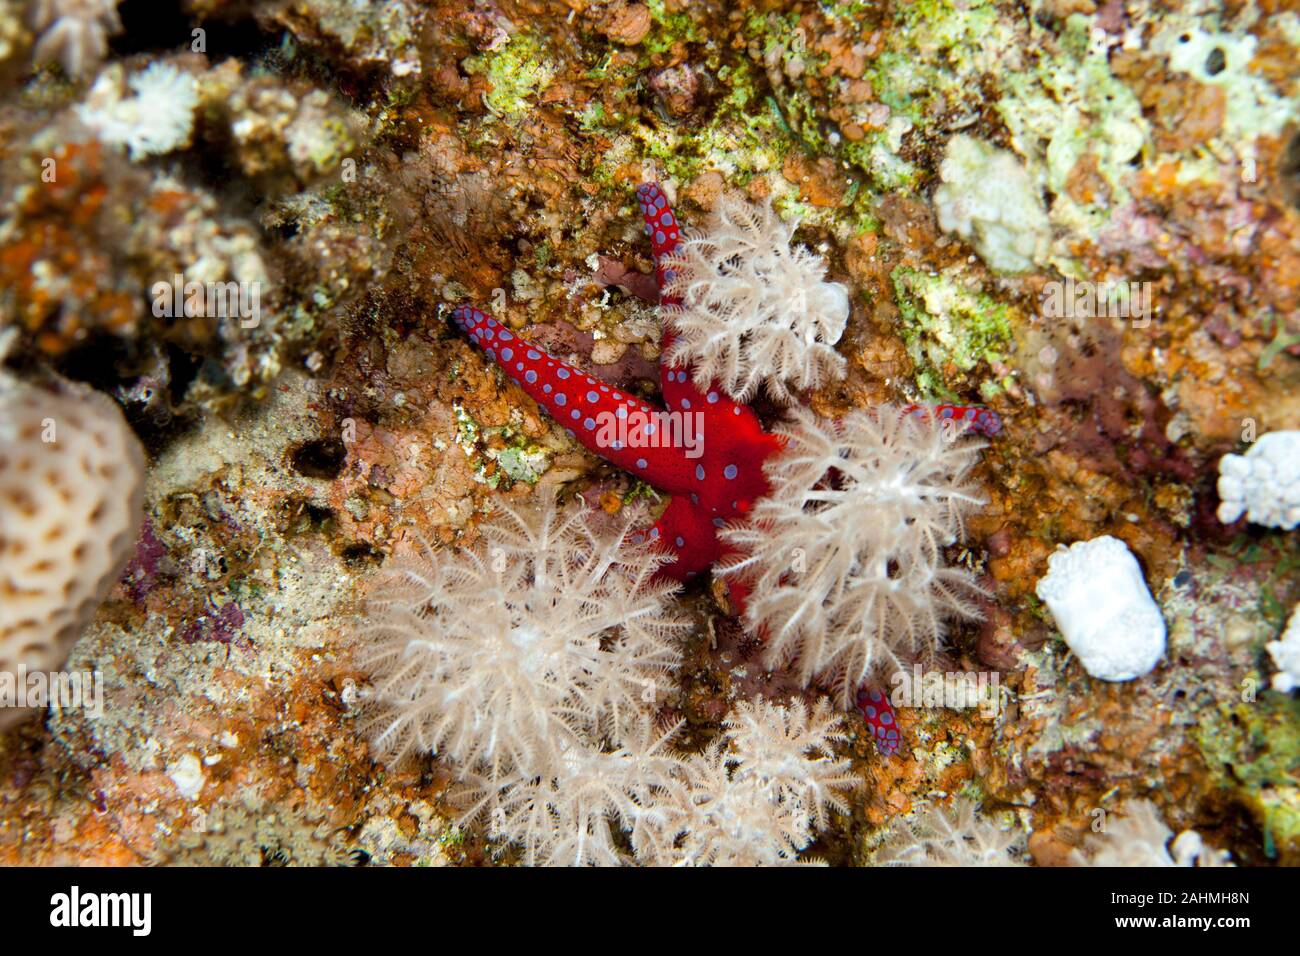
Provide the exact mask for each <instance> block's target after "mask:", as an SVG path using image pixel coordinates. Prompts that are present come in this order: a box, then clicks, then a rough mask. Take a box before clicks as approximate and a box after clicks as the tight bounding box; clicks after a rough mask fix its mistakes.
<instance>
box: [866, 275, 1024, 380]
mask: <svg viewBox="0 0 1300 956" xmlns="http://www.w3.org/2000/svg"><path fill="white" fill-rule="evenodd" d="M890 280H891V282H892V283H893V287H894V299H895V301H896V302H897V304H898V314H899V319H900V324H901V328H900V330H899V331H900V332H901V334H902V336H903V342H904V343H905V344H906V346H907V352H908V354H909V355H910V356H911V358H912V362H913V364H914V365H915V366H916V383H917V386H918V387H919V388H920V389H921V391H922V392H923V393H924V395H925V397H926V398H936V397H937V398H954V397H955V395H954V393H953V389H954V388H955V387H956V385H957V384H958V382H957V381H956V377H957V376H956V375H954V374H953V373H954V372H969V371H971V370H972V369H974V368H975V366H977V365H978V364H979V363H981V362H991V361H999V360H1001V359H1002V356H1003V351H1004V349H1005V348H1006V347H1007V345H1008V343H1009V342H1010V341H1011V335H1012V332H1011V322H1010V319H1009V317H1008V315H1007V306H1006V305H1005V304H1003V303H1001V302H998V301H997V300H996V299H994V298H993V297H991V296H989V295H987V294H985V293H983V292H977V291H972V290H970V289H966V288H964V287H962V286H961V285H959V284H958V283H957V282H956V281H954V279H953V278H952V277H950V276H948V275H946V274H943V273H931V272H922V271H920V270H917V269H910V268H907V267H906V266H899V267H897V268H896V269H894V271H893V272H891V273H890ZM988 384H992V385H993V388H992V391H993V392H994V393H996V391H997V387H996V383H988ZM989 391H990V389H988V388H981V392H982V393H984V394H985V397H986V398H987V397H988V392H989Z"/></svg>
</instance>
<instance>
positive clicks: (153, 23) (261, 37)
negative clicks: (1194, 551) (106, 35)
mask: <svg viewBox="0 0 1300 956" xmlns="http://www.w3.org/2000/svg"><path fill="white" fill-rule="evenodd" d="M117 12H118V16H119V17H121V19H122V32H121V33H118V34H117V35H115V36H114V37H113V38H112V39H111V41H110V42H109V48H110V49H111V50H112V52H113V53H115V54H117V55H119V56H132V55H134V54H137V53H182V52H185V51H188V50H189V49H190V48H191V44H192V43H193V42H194V30H195V29H196V28H198V29H202V30H203V31H204V41H205V46H206V52H207V54H208V56H209V57H210V58H211V59H212V61H213V62H214V63H217V62H220V61H221V60H224V59H226V58H228V57H232V56H233V57H237V58H239V59H241V60H256V59H260V58H262V57H263V56H265V55H267V54H268V53H272V52H273V51H274V50H275V49H276V47H278V45H279V43H280V36H279V34H278V33H273V32H267V31H265V30H263V29H262V28H261V27H259V26H258V24H257V22H256V21H255V20H253V19H252V17H251V15H250V16H248V17H246V18H239V19H234V18H226V19H222V20H195V19H193V18H192V17H190V16H189V15H188V14H187V13H186V12H185V11H184V10H183V9H182V7H181V4H179V3H174V2H173V3H159V2H157V0H123V2H122V3H121V4H120V5H119V6H118V8H117Z"/></svg>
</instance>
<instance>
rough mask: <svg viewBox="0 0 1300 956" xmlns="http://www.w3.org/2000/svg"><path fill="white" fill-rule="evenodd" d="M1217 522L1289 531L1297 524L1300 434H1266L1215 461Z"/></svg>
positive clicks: (1298, 519) (1299, 499)
mask: <svg viewBox="0 0 1300 956" xmlns="http://www.w3.org/2000/svg"><path fill="white" fill-rule="evenodd" d="M1219 498H1220V499H1221V501H1222V503H1221V504H1220V505H1219V512H1218V515H1219V520H1220V521H1222V522H1223V523H1224V524H1231V523H1232V522H1234V521H1236V520H1237V519H1238V518H1240V517H1241V516H1242V515H1243V514H1244V515H1245V516H1246V518H1247V520H1249V521H1250V523H1251V524H1258V525H1264V526H1265V527H1269V528H1282V529H1283V530H1285V531H1292V530H1294V529H1295V528H1296V526H1297V525H1300V431H1285V432H1269V433H1268V434H1267V435H1264V436H1263V437H1261V438H1260V439H1259V441H1257V442H1255V444H1254V445H1252V446H1251V447H1250V449H1249V450H1248V451H1247V452H1246V454H1244V455H1224V456H1223V457H1222V458H1221V459H1219Z"/></svg>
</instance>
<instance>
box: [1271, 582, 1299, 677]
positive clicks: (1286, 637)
mask: <svg viewBox="0 0 1300 956" xmlns="http://www.w3.org/2000/svg"><path fill="white" fill-rule="evenodd" d="M1264 647H1265V648H1267V650H1268V653H1269V656H1270V657H1272V658H1273V663H1274V664H1275V665H1277V673H1276V674H1274V675H1273V689H1274V690H1280V691H1282V692H1283V693H1284V694H1285V693H1290V692H1291V691H1293V690H1295V689H1296V688H1297V687H1300V604H1297V605H1296V606H1295V608H1294V609H1293V610H1292V611H1291V618H1290V620H1288V621H1287V625H1286V630H1285V631H1283V632H1282V638H1281V640H1277V641H1269V642H1268V643H1267V644H1265V645H1264Z"/></svg>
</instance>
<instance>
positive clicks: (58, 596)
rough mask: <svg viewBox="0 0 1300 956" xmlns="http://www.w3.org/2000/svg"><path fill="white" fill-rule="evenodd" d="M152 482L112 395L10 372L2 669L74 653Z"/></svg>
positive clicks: (4, 402)
mask: <svg viewBox="0 0 1300 956" xmlns="http://www.w3.org/2000/svg"><path fill="white" fill-rule="evenodd" d="M143 487H144V452H143V451H142V450H141V448H140V443H139V441H138V440H137V439H136V437H135V435H134V434H133V433H132V432H131V429H130V428H129V427H128V425H127V424H126V421H125V419H123V417H122V413H121V411H120V410H119V409H118V407H117V406H116V405H115V404H114V403H113V402H112V401H111V400H110V399H109V398H107V397H106V396H104V395H101V394H100V393H98V392H95V391H93V390H91V389H88V388H83V387H79V386H74V385H70V384H69V385H63V386H60V387H58V388H53V389H46V388H39V387H36V386H31V385H26V384H23V383H20V382H18V381H16V380H14V379H11V378H8V377H7V376H5V374H4V373H3V372H0V671H8V672H10V673H12V672H13V671H14V670H15V668H16V667H17V666H18V665H19V664H22V665H24V666H25V667H26V668H27V670H29V671H37V670H41V671H46V670H55V669H57V668H59V667H61V666H62V665H63V662H64V661H65V660H67V657H68V653H69V652H70V651H71V650H72V645H73V644H74V643H75V642H76V639H77V637H78V636H79V635H80V633H81V630H82V628H83V627H84V626H85V625H86V623H87V621H88V620H89V619H90V617H91V615H93V614H94V612H95V609H96V608H97V607H98V606H99V603H100V601H102V600H103V598H104V596H105V595H106V594H107V593H108V591H109V590H110V589H111V588H112V586H113V584H114V583H115V582H116V581H117V578H118V576H119V575H120V574H121V571H122V568H123V567H124V566H125V564H126V561H127V560H128V559H129V558H130V556H131V554H132V553H134V548H135V541H136V536H137V534H138V533H139V530H140V521H141V504H142V500H143ZM14 714H15V712H14V711H0V725H3V724H4V723H5V722H6V715H8V718H9V719H10V720H12V718H13V716H14Z"/></svg>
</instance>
